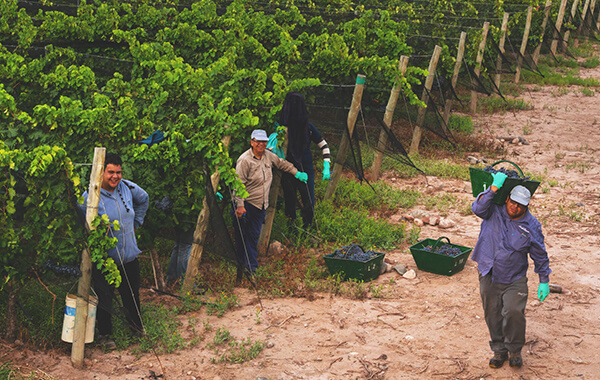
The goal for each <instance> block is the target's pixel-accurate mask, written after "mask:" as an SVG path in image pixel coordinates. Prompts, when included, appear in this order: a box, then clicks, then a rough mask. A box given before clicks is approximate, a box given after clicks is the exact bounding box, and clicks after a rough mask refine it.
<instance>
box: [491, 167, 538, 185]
mask: <svg viewBox="0 0 600 380" xmlns="http://www.w3.org/2000/svg"><path fill="white" fill-rule="evenodd" d="M483 171H484V172H488V173H490V174H495V173H504V174H506V176H507V177H508V178H517V179H522V180H524V181H528V180H529V178H530V177H525V176H521V175H519V172H517V171H516V170H512V169H505V168H499V169H496V168H494V167H493V166H492V165H488V166H486V167H485V168H483Z"/></svg>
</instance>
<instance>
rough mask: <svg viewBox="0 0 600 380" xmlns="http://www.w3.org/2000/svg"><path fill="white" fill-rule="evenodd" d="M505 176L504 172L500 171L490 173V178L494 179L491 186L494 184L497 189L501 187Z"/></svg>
mask: <svg viewBox="0 0 600 380" xmlns="http://www.w3.org/2000/svg"><path fill="white" fill-rule="evenodd" d="M507 177H508V176H507V175H506V174H504V173H501V172H497V173H494V174H492V178H493V179H494V181H493V182H492V186H496V187H497V188H498V189H499V188H501V187H502V185H504V181H505V180H506V178H507Z"/></svg>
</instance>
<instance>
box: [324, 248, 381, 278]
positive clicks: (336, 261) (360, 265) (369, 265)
mask: <svg viewBox="0 0 600 380" xmlns="http://www.w3.org/2000/svg"><path fill="white" fill-rule="evenodd" d="M334 255H335V253H330V254H328V255H325V256H323V260H325V265H327V269H328V270H329V273H331V274H338V273H341V274H342V278H343V279H344V280H348V279H354V280H358V281H364V282H369V281H372V280H374V279H376V278H377V277H379V274H380V273H381V265H382V264H383V259H384V257H385V253H384V252H376V255H375V257H372V258H371V259H369V260H367V261H354V260H347V259H340V258H337V257H334Z"/></svg>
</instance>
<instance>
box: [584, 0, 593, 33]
mask: <svg viewBox="0 0 600 380" xmlns="http://www.w3.org/2000/svg"><path fill="white" fill-rule="evenodd" d="M595 10H596V0H592V1H591V2H590V27H591V25H592V23H593V22H594V11H595ZM584 21H585V19H584ZM583 34H584V36H585V38H584V42H585V43H587V42H588V41H589V37H590V28H586V29H585V31H584V33H583Z"/></svg>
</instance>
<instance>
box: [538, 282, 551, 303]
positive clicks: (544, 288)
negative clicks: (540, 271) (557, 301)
mask: <svg viewBox="0 0 600 380" xmlns="http://www.w3.org/2000/svg"><path fill="white" fill-rule="evenodd" d="M548 294H550V285H549V284H548V283H547V282H540V286H538V298H539V299H540V301H541V302H544V300H545V299H546V297H548Z"/></svg>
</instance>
